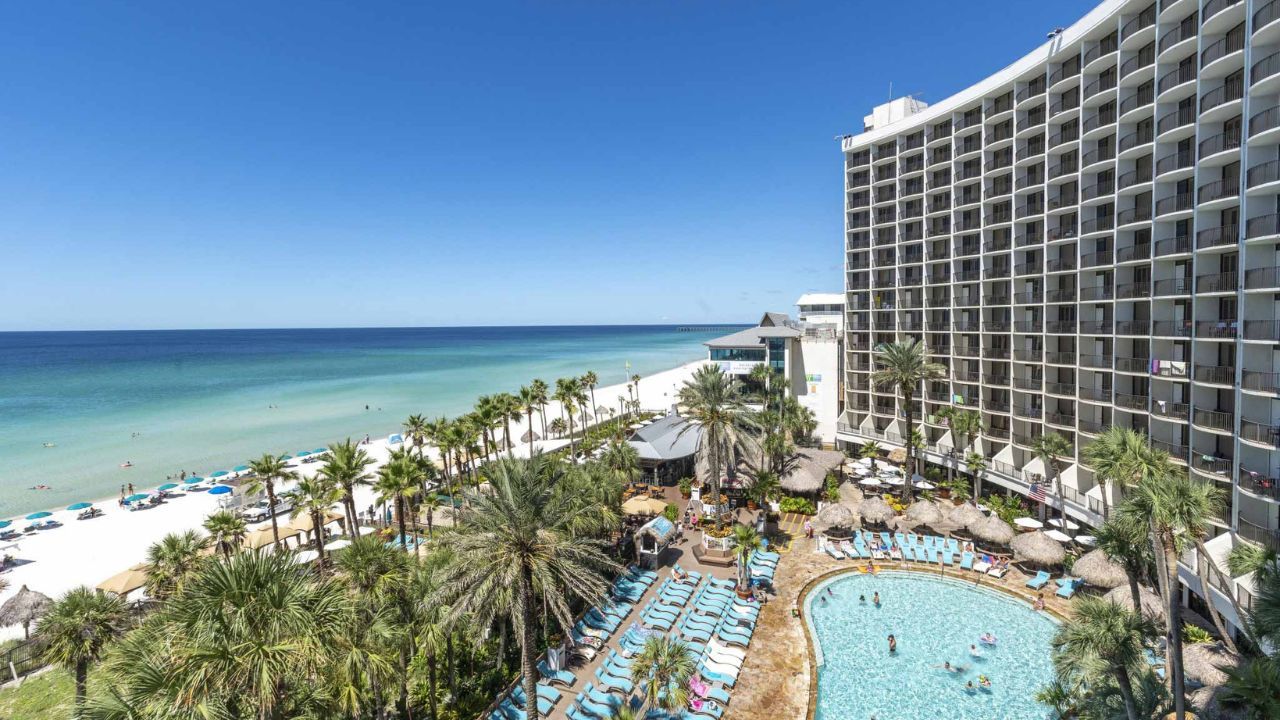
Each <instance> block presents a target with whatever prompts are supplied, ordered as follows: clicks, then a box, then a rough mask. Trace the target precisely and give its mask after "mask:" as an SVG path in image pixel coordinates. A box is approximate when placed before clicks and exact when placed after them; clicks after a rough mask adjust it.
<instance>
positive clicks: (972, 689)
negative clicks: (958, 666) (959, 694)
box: [964, 680, 978, 695]
mask: <svg viewBox="0 0 1280 720" xmlns="http://www.w3.org/2000/svg"><path fill="white" fill-rule="evenodd" d="M964 691H965V692H967V693H969V694H970V695H972V694H974V693H975V692H977V691H978V688H976V687H974V686H973V681H972V680H970V681H969V682H967V683H965V684H964Z"/></svg>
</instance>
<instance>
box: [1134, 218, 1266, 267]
mask: <svg viewBox="0 0 1280 720" xmlns="http://www.w3.org/2000/svg"><path fill="white" fill-rule="evenodd" d="M1278 217H1280V216H1278ZM1189 252H1191V238H1190V237H1189V236H1187V235H1178V236H1177V237H1171V238H1165V239H1164V240H1159V241H1157V242H1156V257H1164V256H1165V255H1180V254H1183V253H1189Z"/></svg>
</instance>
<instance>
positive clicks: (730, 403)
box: [677, 365, 755, 529]
mask: <svg viewBox="0 0 1280 720" xmlns="http://www.w3.org/2000/svg"><path fill="white" fill-rule="evenodd" d="M677 397H678V398H679V401H680V405H681V406H682V407H683V408H684V414H685V416H686V417H687V418H688V419H689V420H690V421H691V422H689V423H686V424H685V426H684V427H683V428H682V429H681V430H680V434H681V435H683V434H684V433H686V432H689V431H690V430H692V429H693V428H695V427H696V428H699V429H700V430H701V432H702V438H701V440H700V442H699V445H698V454H699V455H700V456H702V458H703V460H704V461H705V463H706V467H707V471H708V472H709V473H710V477H708V485H709V489H710V491H711V502H712V504H713V505H714V506H715V508H716V528H717V529H721V528H723V527H724V508H723V505H722V503H721V502H720V473H721V470H722V468H723V471H724V472H725V473H726V474H727V475H729V474H732V473H733V470H734V468H735V467H736V466H737V457H736V455H737V450H738V448H739V447H740V446H741V444H742V440H743V438H744V437H745V433H746V431H747V430H748V429H749V428H750V427H751V426H752V425H753V424H754V422H755V421H754V420H753V419H752V418H751V414H750V412H749V411H748V410H747V407H746V405H745V404H744V403H743V401H742V393H740V392H739V390H738V383H737V381H736V380H734V379H733V378H731V377H730V376H728V375H726V374H725V373H724V371H722V370H721V369H720V366H719V365H704V366H702V367H700V368H698V369H697V371H695V372H694V374H693V377H691V378H689V379H688V380H686V381H685V383H684V385H683V386H682V387H681V388H680V391H679V393H678V395H677ZM704 502H705V501H704Z"/></svg>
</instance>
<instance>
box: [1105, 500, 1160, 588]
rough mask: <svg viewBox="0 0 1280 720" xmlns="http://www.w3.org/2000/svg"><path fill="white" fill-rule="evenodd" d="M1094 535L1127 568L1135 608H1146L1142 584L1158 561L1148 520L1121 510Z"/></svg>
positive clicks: (1111, 557) (1116, 560) (1113, 559)
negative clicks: (1143, 603)
mask: <svg viewBox="0 0 1280 720" xmlns="http://www.w3.org/2000/svg"><path fill="white" fill-rule="evenodd" d="M1094 537H1095V539H1096V541H1097V547H1098V549H1100V550H1102V552H1103V554H1105V555H1106V556H1107V557H1108V558H1110V559H1111V560H1112V561H1113V562H1116V563H1119V564H1120V566H1121V567H1123V568H1124V570H1125V574H1126V575H1128V576H1129V599H1130V600H1131V601H1132V602H1133V608H1134V612H1139V613H1140V612H1142V596H1141V594H1140V591H1139V584H1140V582H1141V580H1142V578H1144V577H1146V576H1147V574H1148V572H1149V571H1150V568H1151V564H1152V563H1153V562H1155V556H1153V555H1152V554H1151V539H1150V535H1149V534H1148V529H1147V524H1146V523H1144V522H1142V521H1141V520H1138V519H1136V518H1135V517H1134V515H1133V513H1118V514H1116V515H1115V517H1112V518H1110V519H1108V520H1107V521H1106V522H1104V523H1102V525H1100V526H1099V527H1098V529H1097V531H1095V532H1094Z"/></svg>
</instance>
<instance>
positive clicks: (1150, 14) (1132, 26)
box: [1120, 3, 1156, 40]
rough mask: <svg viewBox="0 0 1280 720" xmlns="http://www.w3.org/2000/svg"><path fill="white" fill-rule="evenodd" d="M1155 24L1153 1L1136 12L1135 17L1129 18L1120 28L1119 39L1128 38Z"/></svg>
mask: <svg viewBox="0 0 1280 720" xmlns="http://www.w3.org/2000/svg"><path fill="white" fill-rule="evenodd" d="M1155 24H1156V6H1155V3H1152V4H1151V5H1149V6H1148V7H1147V8H1146V9H1145V10H1143V11H1142V12H1140V13H1138V15H1137V17H1134V18H1133V19H1131V20H1129V21H1128V22H1126V23H1125V24H1124V26H1123V27H1121V28H1120V39H1121V40H1128V39H1129V38H1130V37H1133V36H1134V35H1136V34H1138V33H1139V32H1142V31H1143V30H1146V29H1147V28H1149V27H1151V26H1152V25H1155Z"/></svg>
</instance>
